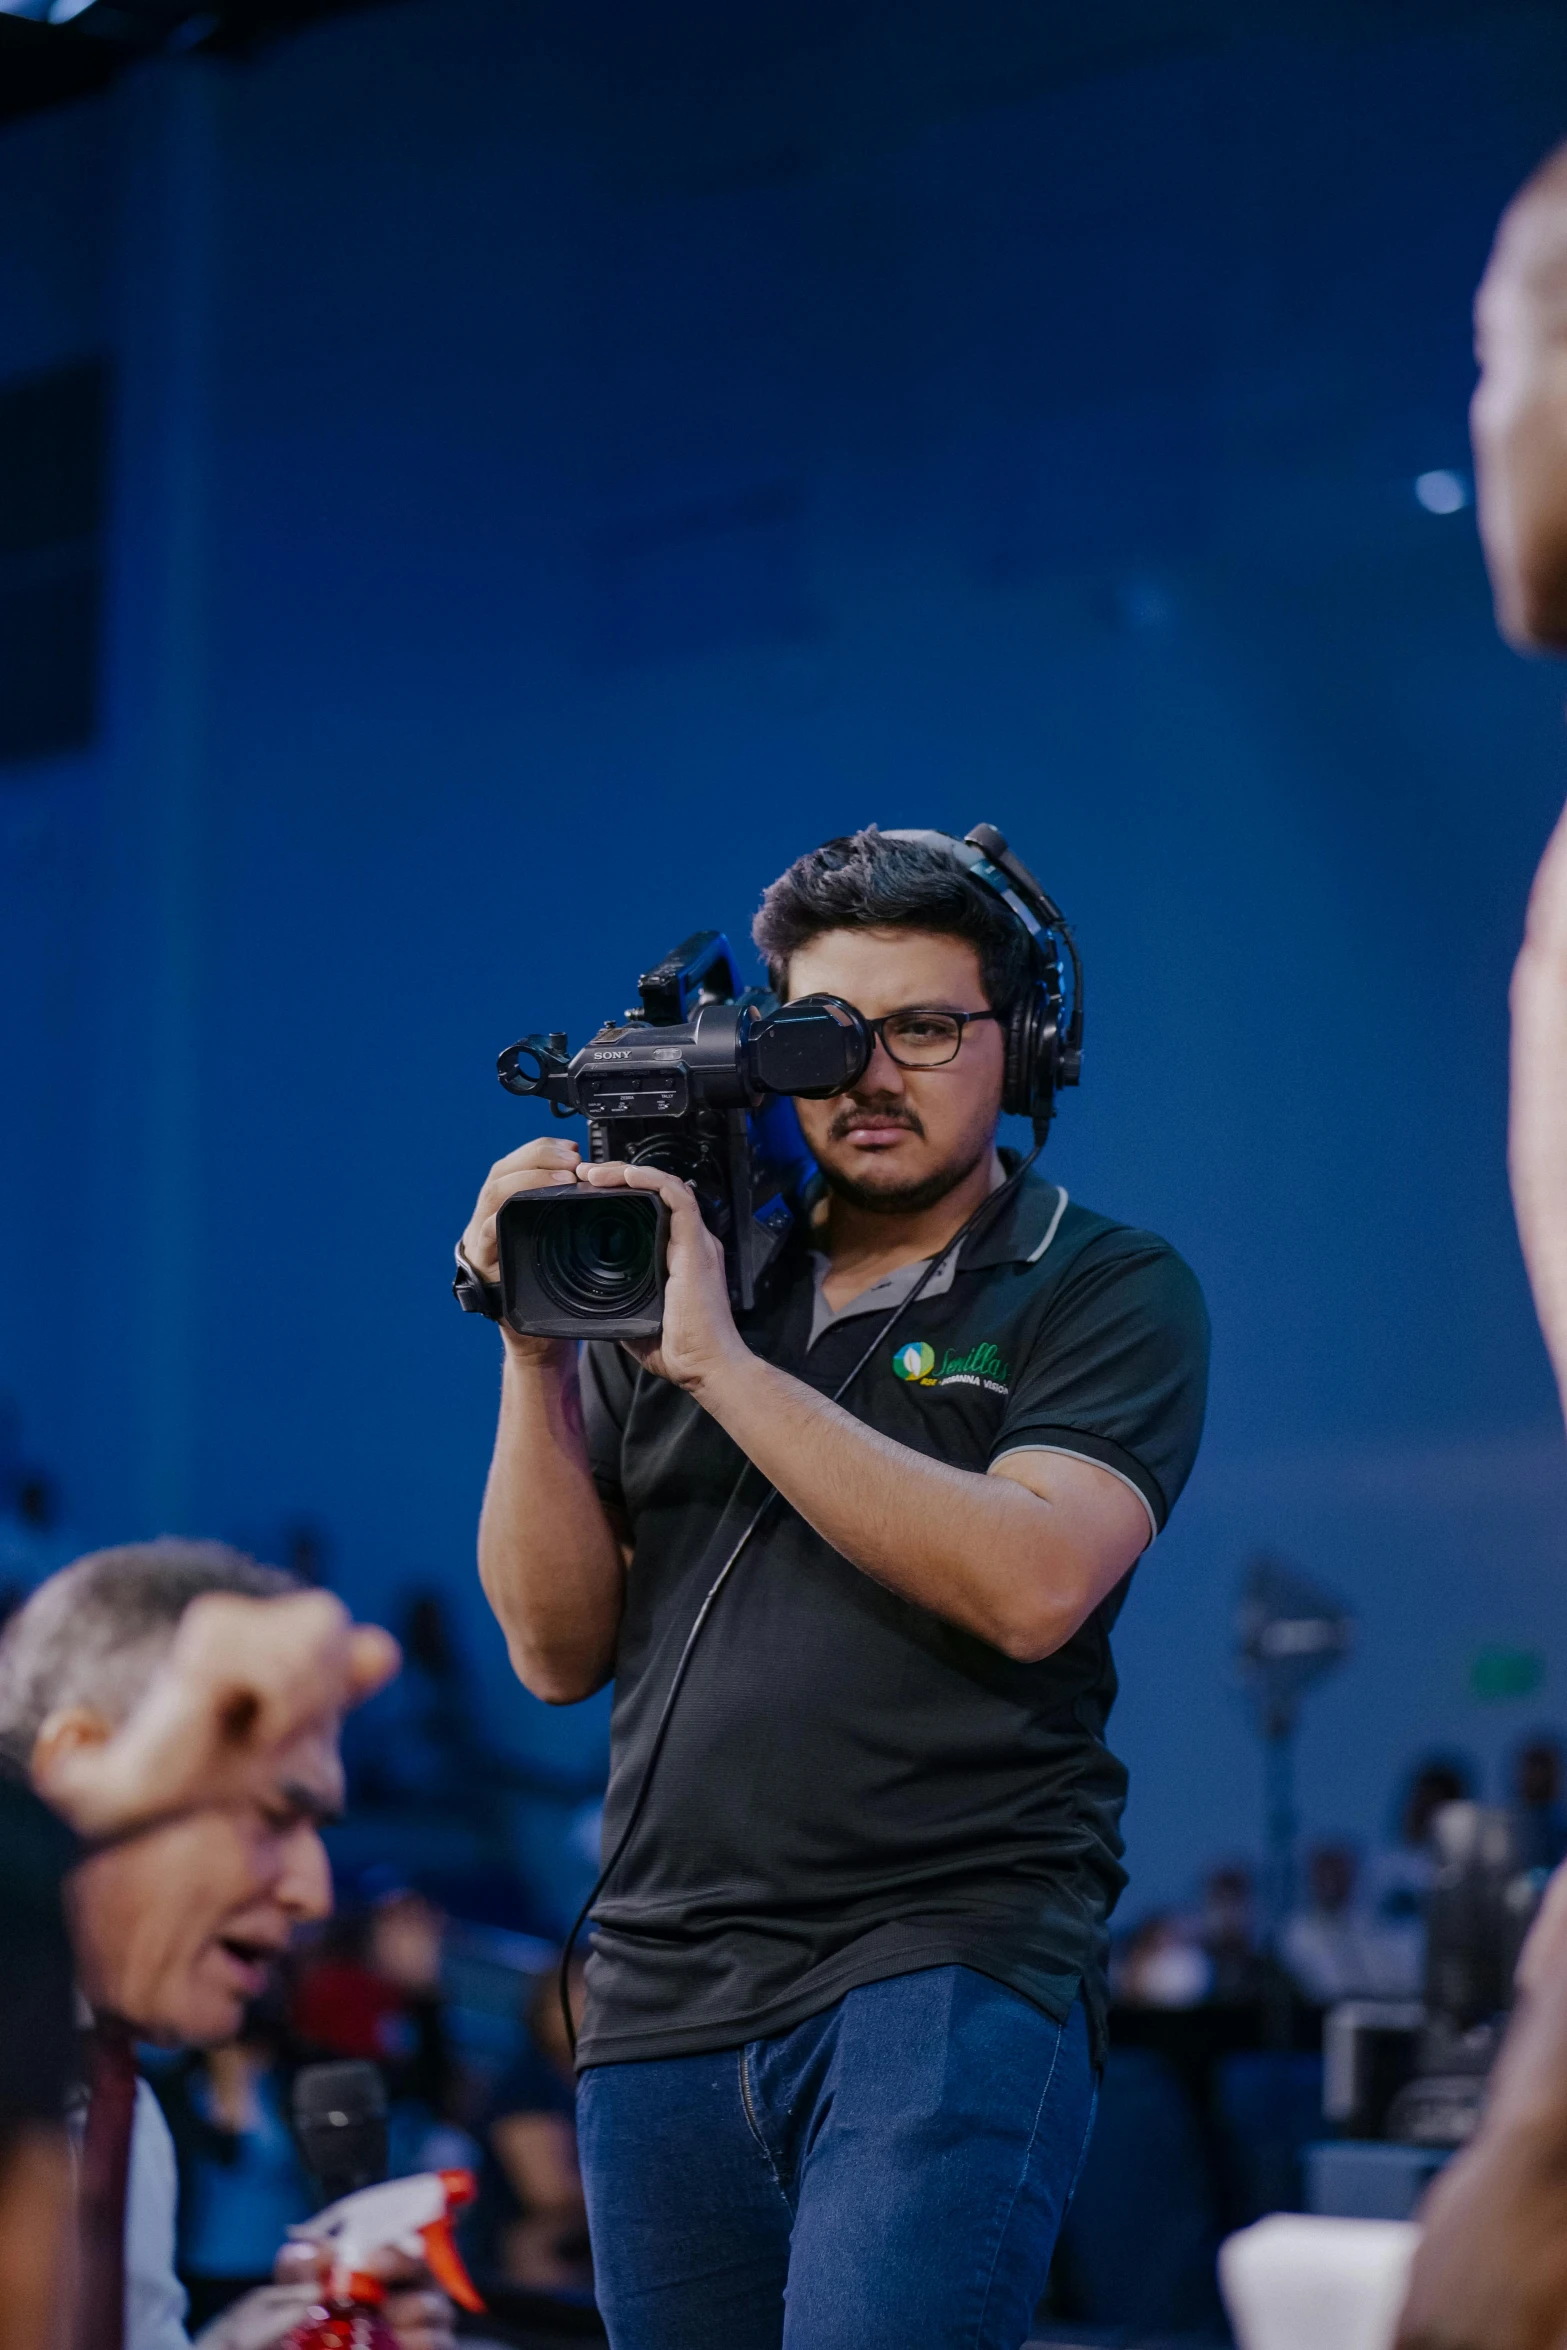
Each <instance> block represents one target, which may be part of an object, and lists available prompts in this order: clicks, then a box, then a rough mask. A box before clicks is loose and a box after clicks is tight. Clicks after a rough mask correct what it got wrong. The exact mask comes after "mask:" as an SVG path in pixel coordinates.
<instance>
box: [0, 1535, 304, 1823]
mask: <svg viewBox="0 0 1567 2350" xmlns="http://www.w3.org/2000/svg"><path fill="white" fill-rule="evenodd" d="M299 1588H300V1585H299V1583H298V1581H297V1579H296V1578H295V1577H294V1576H292V1575H285V1574H284V1572H283V1570H282V1569H281V1568H280V1567H263V1566H259V1565H258V1564H257V1562H256V1561H255V1560H254V1559H253V1558H247V1557H246V1556H245V1554H244V1552H243V1551H238V1550H230V1549H229V1547H228V1545H227V1544H226V1543H223V1542H181V1541H177V1540H176V1539H175V1538H174V1537H173V1536H172V1535H165V1536H163V1537H162V1538H161V1539H160V1540H159V1541H157V1542H131V1543H126V1544H124V1545H123V1546H122V1547H121V1548H120V1549H117V1550H94V1551H90V1552H89V1553H88V1555H87V1556H86V1557H85V1558H79V1559H77V1560H75V1561H74V1562H73V1564H72V1565H70V1566H68V1567H62V1568H61V1569H60V1571H59V1573H58V1574H57V1575H51V1576H50V1577H49V1580H48V1582H47V1583H40V1585H39V1586H38V1589H37V1590H36V1591H35V1592H34V1593H33V1595H32V1597H31V1599H29V1600H28V1601H27V1602H26V1604H25V1606H23V1607H21V1608H19V1609H18V1610H17V1613H16V1614H15V1615H14V1616H13V1617H12V1618H11V1621H10V1622H9V1623H8V1624H7V1626H6V1628H5V1631H4V1634H3V1635H0V1768H4V1769H8V1770H10V1771H12V1772H15V1773H19V1774H21V1775H22V1776H24V1777H25V1775H26V1773H27V1770H28V1767H29V1765H30V1764H31V1761H32V1753H33V1747H34V1744H35V1743H36V1740H37V1737H38V1733H39V1731H40V1729H41V1728H42V1727H43V1724H44V1723H45V1722H46V1721H47V1720H48V1718H49V1716H50V1715H51V1714H52V1713H54V1712H55V1711H57V1709H58V1708H59V1707H61V1706H67V1705H87V1706H91V1707H92V1708H93V1709H94V1711H95V1712H97V1713H100V1714H102V1715H103V1716H104V1717H105V1718H106V1719H107V1720H108V1721H110V1722H114V1723H119V1722H122V1721H124V1719H125V1717H126V1715H127V1714H129V1713H130V1711H131V1710H132V1708H133V1707H134V1705H135V1704H136V1701H137V1699H138V1698H139V1697H140V1696H141V1694H142V1691H143V1690H144V1689H145V1688H146V1686H147V1684H148V1682H149V1681H150V1680H151V1679H152V1676H153V1674H154V1672H155V1671H156V1670H157V1668H158V1666H159V1664H160V1663H161V1662H162V1660H163V1658H164V1656H165V1655H166V1654H167V1653H168V1650H169V1647H170V1645H171V1643H172V1641H173V1639H174V1634H175V1630H176V1628H177V1627H178V1624H179V1620H180V1618H181V1616H183V1615H184V1613H185V1610H186V1609H187V1608H188V1607H189V1606H190V1603H191V1601H192V1600H193V1599H200V1598H201V1597H202V1595H203V1593H205V1592H208V1591H237V1592H239V1593H241V1594H242V1595H243V1596H244V1597H246V1598H247V1599H276V1598H278V1597H279V1596H280V1595H281V1594H282V1593H284V1592H287V1591H297V1590H298V1589H299Z"/></svg>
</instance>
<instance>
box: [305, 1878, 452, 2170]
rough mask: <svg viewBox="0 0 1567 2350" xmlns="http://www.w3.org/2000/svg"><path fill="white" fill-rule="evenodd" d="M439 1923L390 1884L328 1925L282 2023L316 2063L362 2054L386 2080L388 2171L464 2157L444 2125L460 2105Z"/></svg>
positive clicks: (429, 1907)
mask: <svg viewBox="0 0 1567 2350" xmlns="http://www.w3.org/2000/svg"><path fill="white" fill-rule="evenodd" d="M445 1933H446V1920H445V1917H444V1916H443V1914H442V1912H441V1911H440V1910H439V1909H438V1908H437V1907H436V1906H435V1904H434V1903H433V1902H431V1901H429V1900H427V1899H426V1898H425V1896H424V1895H423V1894H422V1893H420V1892H418V1891H417V1890H416V1889H415V1888H414V1887H412V1886H409V1885H394V1886H392V1887H390V1888H389V1889H387V1890H386V1891H384V1892H382V1893H381V1894H380V1895H379V1896H378V1897H377V1898H376V1899H374V1900H373V1901H372V1902H371V1903H370V1905H369V1907H368V1908H364V1909H360V1910H357V1911H350V1912H348V1913H347V1914H346V1915H344V1916H341V1917H339V1918H337V1919H335V1920H334V1921H333V1924H332V1926H331V1928H330V1929H329V1930H328V1933H327V1935H326V1937H325V1938H324V1939H323V1941H322V1942H321V1943H319V1944H318V1945H317V1948H316V1950H315V1952H314V1953H313V1954H312V1955H310V1956H309V1957H307V1958H306V1959H305V1960H304V1962H303V1963H302V1965H301V1967H300V1970H299V1981H298V1987H297V1990H296V1992H295V1995H294V2001H293V2007H292V2011H291V2015H290V2023H291V2026H292V2029H293V2033H294V2036H295V2038H296V2039H297V2040H299V2041H300V2042H301V2043H303V2044H305V2045H307V2046H308V2047H309V2048H311V2049H312V2050H313V2051H314V2052H315V2053H316V2054H317V2055H322V2056H357V2057H368V2058H369V2059H371V2061H372V2062H374V2063H376V2064H378V2065H379V2066H380V2068H381V2071H382V2074H383V2076H384V2077H385V2081H386V2092H387V2100H388V2104H389V2107H390V2129H391V2149H392V2168H393V2170H394V2171H398V2172H401V2171H413V2170H439V2169H442V2168H444V2167H448V2166H449V2165H451V2164H452V2163H454V2162H457V2161H460V2160H463V2159H465V2158H466V2154H467V2151H468V2149H467V2147H466V2145H465V2144H463V2145H458V2144H454V2143H453V2141H452V2137H451V2125H452V2124H453V2123H454V2122H455V2121H456V2120H457V2119H458V2117H459V2113H460V2108H461V2098H460V2094H459V2083H458V2079H457V2074H456V2068H455V2066H454V2064H453V2061H452V2054H451V2049H450V2046H449V2044H448V2041H447V2036H446V2028H445V2022H444V2019H443V2014H442V2001H441V1961H442V1951H443V1945H444V1940H445Z"/></svg>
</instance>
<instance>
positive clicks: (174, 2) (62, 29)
mask: <svg viewBox="0 0 1567 2350" xmlns="http://www.w3.org/2000/svg"><path fill="white" fill-rule="evenodd" d="M11 4H12V6H15V5H16V0H11ZM22 4H23V5H25V6H28V7H29V8H31V7H32V6H33V5H35V0H22ZM371 5H374V0H211V4H210V5H207V6H204V7H197V6H194V5H193V4H192V0H95V5H93V6H91V7H88V8H86V9H84V10H82V11H81V13H80V14H79V15H77V16H76V17H74V18H73V19H72V20H71V21H70V22H69V23H65V24H50V23H49V22H48V21H47V19H46V18H45V17H44V16H43V14H42V13H41V11H40V13H39V14H38V15H33V14H28V15H22V14H11V13H6V14H0V122H7V121H12V120H14V119H15V117H16V116H18V115H21V114H33V113H36V112H37V110H38V109H39V108H40V107H42V106H58V105H60V104H62V103H63V102H64V101H65V100H67V99H71V98H83V97H86V96H88V95H89V94H90V93H91V92H92V91H94V90H101V89H103V88H104V86H105V85H106V84H107V83H108V82H111V81H112V80H113V79H114V77H115V75H116V74H117V73H119V72H120V71H121V70H122V69H123V68H124V67H125V66H127V65H129V64H131V63H133V62H134V61H135V60H136V59H137V58H139V57H146V56H149V55H156V54H159V53H165V52H167V51H169V50H180V49H194V48H198V47H199V48H204V49H220V50H229V51H234V50H244V49H248V48H252V47H254V46H255V45H256V44H257V43H258V42H264V41H267V40H270V39H273V38H275V37H276V36H277V35H278V34H280V33H288V32H294V31H297V30H298V28H299V27H300V26H301V25H306V24H310V23H313V22H314V20H315V19H316V18H317V17H322V16H337V15H340V14H341V13H342V12H343V11H344V10H345V9H347V8H352V7H356V6H357V7H366V6H371Z"/></svg>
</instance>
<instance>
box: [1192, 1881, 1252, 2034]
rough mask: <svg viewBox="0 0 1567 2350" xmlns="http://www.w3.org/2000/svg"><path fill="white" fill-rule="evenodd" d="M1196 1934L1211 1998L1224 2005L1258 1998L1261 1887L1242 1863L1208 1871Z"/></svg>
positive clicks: (1232, 2004)
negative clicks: (1204, 1954)
mask: <svg viewBox="0 0 1567 2350" xmlns="http://www.w3.org/2000/svg"><path fill="white" fill-rule="evenodd" d="M1197 1930H1198V1937H1199V1939H1200V1941H1201V1943H1202V1947H1203V1949H1204V1950H1205V1951H1206V1952H1207V1954H1208V1963H1209V1966H1210V1968H1211V1970H1212V1978H1211V1981H1210V1983H1209V1987H1208V1996H1209V1998H1210V1999H1213V2000H1216V2001H1220V2002H1222V2003H1223V2004H1224V2005H1226V2006H1234V2005H1236V2004H1237V2003H1239V2002H1242V2001H1246V2000H1256V1999H1260V1998H1261V1997H1262V1995H1263V1983H1264V1977H1265V1973H1266V1967H1265V1962H1264V1960H1263V1957H1262V1954H1261V1952H1260V1951H1259V1949H1258V1947H1257V1885H1256V1879H1255V1878H1254V1877H1253V1875H1252V1872H1251V1870H1250V1869H1249V1868H1248V1867H1247V1866H1246V1864H1245V1862H1244V1861H1224V1862H1222V1863H1221V1864H1220V1865H1219V1867H1217V1868H1214V1869H1210V1870H1209V1871H1208V1875H1207V1877H1206V1879H1205V1880H1204V1883H1203V1899H1202V1911H1201V1914H1200V1916H1199V1919H1198V1928H1197Z"/></svg>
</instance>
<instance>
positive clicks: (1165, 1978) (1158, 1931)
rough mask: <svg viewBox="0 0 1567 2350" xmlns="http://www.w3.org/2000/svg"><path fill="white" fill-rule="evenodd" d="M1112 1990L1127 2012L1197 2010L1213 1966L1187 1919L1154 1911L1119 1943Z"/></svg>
mask: <svg viewBox="0 0 1567 2350" xmlns="http://www.w3.org/2000/svg"><path fill="white" fill-rule="evenodd" d="M1110 1988H1111V1994H1112V1996H1113V1997H1114V1998H1115V1999H1117V2000H1119V2001H1120V2002H1121V2004H1122V2005H1123V2006H1125V2007H1200V2006H1201V2005H1202V2003H1203V2001H1204V2000H1205V1999H1206V1998H1207V1997H1208V1995H1209V1993H1210V1992H1211V1990H1212V1988H1213V1962H1212V1960H1211V1959H1210V1958H1209V1956H1208V1953H1207V1952H1206V1950H1204V1948H1203V1947H1202V1944H1201V1943H1200V1942H1199V1941H1198V1939H1197V1935H1196V1931H1195V1929H1194V1928H1193V1926H1192V1925H1191V1923H1190V1922H1189V1921H1188V1920H1187V1919H1185V1918H1182V1917H1179V1916H1177V1915H1176V1914H1175V1913H1174V1912H1173V1911H1171V1910H1162V1909H1161V1910H1154V1911H1152V1912H1151V1913H1150V1914H1149V1915H1148V1916H1147V1917H1145V1918H1142V1919H1140V1920H1139V1921H1138V1923H1137V1924H1136V1925H1135V1926H1133V1927H1132V1929H1131V1931H1130V1932H1129V1933H1128V1934H1126V1935H1125V1936H1124V1937H1123V1939H1122V1940H1121V1942H1120V1944H1119V1946H1118V1948H1117V1949H1116V1952H1115V1954H1114V1958H1113V1961H1112V1964H1111V1969H1110Z"/></svg>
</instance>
